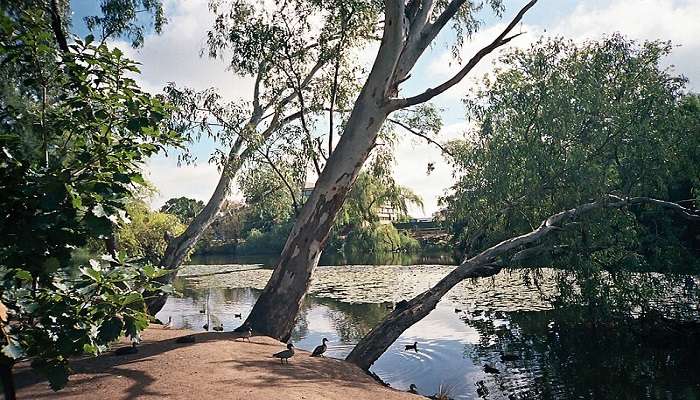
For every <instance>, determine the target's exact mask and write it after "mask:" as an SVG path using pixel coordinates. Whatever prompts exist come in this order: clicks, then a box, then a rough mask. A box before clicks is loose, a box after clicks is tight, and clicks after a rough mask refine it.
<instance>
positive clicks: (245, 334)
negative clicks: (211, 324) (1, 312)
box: [231, 325, 253, 342]
mask: <svg viewBox="0 0 700 400" xmlns="http://www.w3.org/2000/svg"><path fill="white" fill-rule="evenodd" d="M231 335H232V336H233V340H238V339H243V340H244V341H245V340H246V339H248V342H250V337H251V336H253V329H252V328H251V327H250V325H244V326H243V329H242V330H240V328H237V329H236V330H234V331H233V332H231Z"/></svg>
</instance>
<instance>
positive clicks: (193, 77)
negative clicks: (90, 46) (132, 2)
mask: <svg viewBox="0 0 700 400" xmlns="http://www.w3.org/2000/svg"><path fill="white" fill-rule="evenodd" d="M165 8H166V15H167V17H168V24H167V25H166V26H165V28H164V30H163V33H162V34H161V35H155V34H153V35H149V36H147V37H146V40H145V41H144V45H143V47H142V48H139V49H133V48H131V47H130V46H129V45H128V44H127V43H125V42H116V43H115V44H116V45H117V46H119V47H120V48H121V49H122V50H124V52H125V53H126V54H127V55H128V56H129V57H130V58H132V59H135V60H137V61H139V62H140V63H141V67H140V68H141V75H140V77H139V83H141V84H142V85H143V87H144V88H145V89H146V90H148V91H150V92H154V93H155V92H160V91H161V89H162V88H163V87H164V86H165V85H166V84H167V83H168V82H175V83H177V84H178V86H187V87H191V88H195V89H200V90H201V89H207V88H210V87H213V88H216V89H217V90H218V91H219V93H220V94H221V95H222V96H223V97H224V98H225V99H229V100H233V99H239V98H244V99H250V98H251V97H252V91H253V79H252V78H251V77H240V76H236V75H235V74H234V73H233V72H232V71H229V70H227V68H226V67H227V63H226V62H225V60H221V59H218V60H212V59H210V58H209V57H208V56H206V55H205V56H204V57H200V52H201V50H202V48H203V47H204V45H205V44H206V32H207V30H208V29H209V28H210V27H211V26H212V22H213V16H212V15H211V13H210V12H209V8H208V6H207V1H206V0H171V1H169V2H167V3H166V4H165Z"/></svg>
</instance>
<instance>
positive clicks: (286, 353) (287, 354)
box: [272, 343, 294, 364]
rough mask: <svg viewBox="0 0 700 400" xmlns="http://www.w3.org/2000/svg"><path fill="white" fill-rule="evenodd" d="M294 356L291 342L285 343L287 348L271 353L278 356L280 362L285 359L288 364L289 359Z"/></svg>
mask: <svg viewBox="0 0 700 400" xmlns="http://www.w3.org/2000/svg"><path fill="white" fill-rule="evenodd" d="M293 356H294V345H293V344H291V343H288V344H287V350H283V351H280V352H279V353H275V354H273V355H272V357H275V358H279V359H280V364H284V362H285V361H287V364H289V359H290V358H292V357H293Z"/></svg>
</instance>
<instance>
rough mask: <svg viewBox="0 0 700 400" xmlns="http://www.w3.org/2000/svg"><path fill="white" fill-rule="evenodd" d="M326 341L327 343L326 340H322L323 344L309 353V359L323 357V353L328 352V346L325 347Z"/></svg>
mask: <svg viewBox="0 0 700 400" xmlns="http://www.w3.org/2000/svg"><path fill="white" fill-rule="evenodd" d="M327 341H328V339H326V338H323V340H322V342H323V343H322V344H320V345H318V346H316V348H315V349H314V351H313V353H311V357H318V356H323V353H325V352H326V350H328V346H326V342H327Z"/></svg>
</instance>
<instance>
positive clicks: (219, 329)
mask: <svg viewBox="0 0 700 400" xmlns="http://www.w3.org/2000/svg"><path fill="white" fill-rule="evenodd" d="M211 329H213V330H215V331H217V332H223V331H224V324H223V323H222V324H221V325H219V326H215V327H213V328H211Z"/></svg>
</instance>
